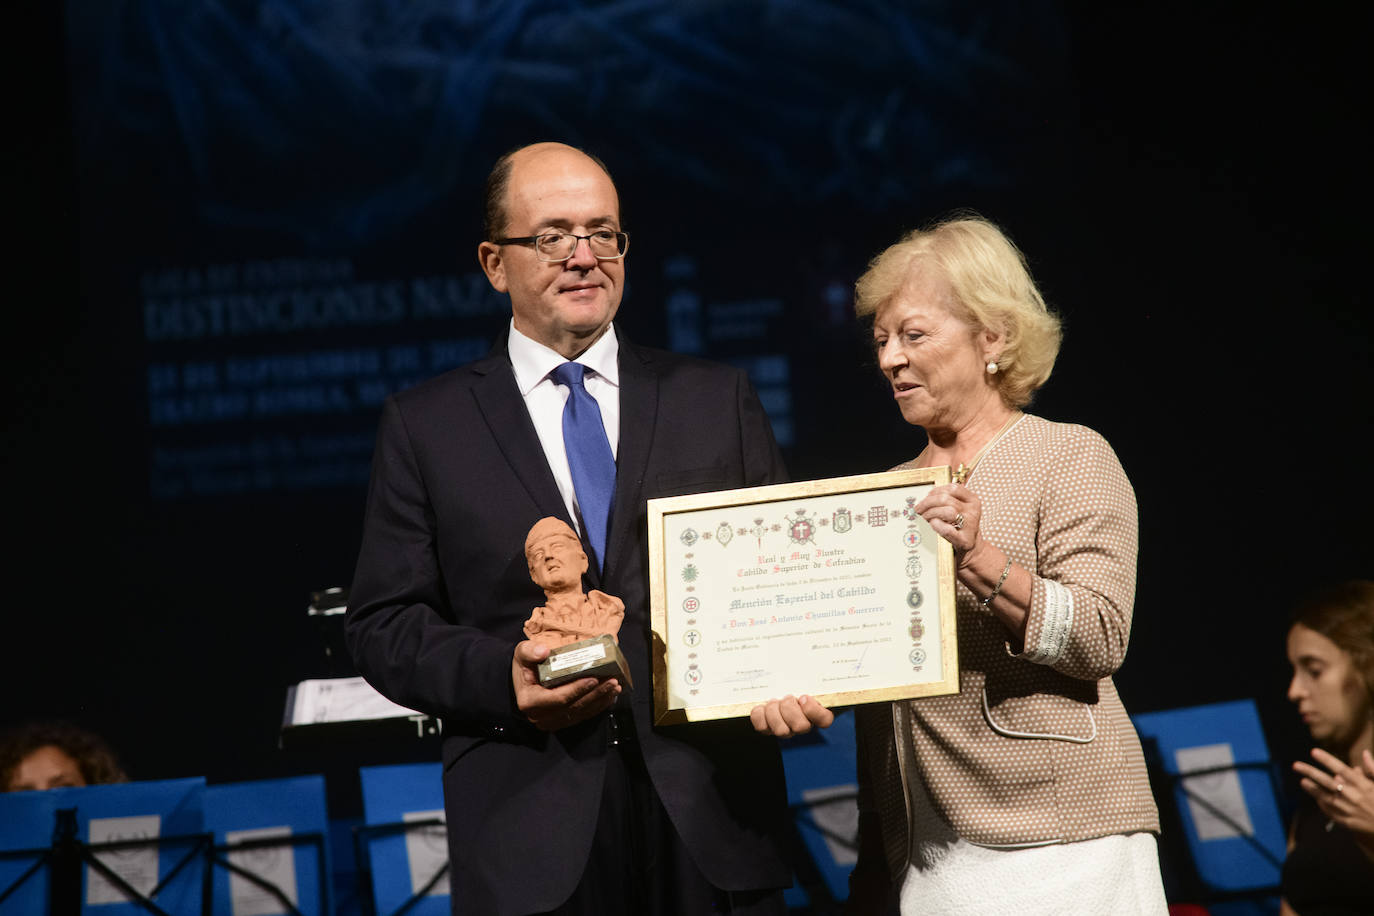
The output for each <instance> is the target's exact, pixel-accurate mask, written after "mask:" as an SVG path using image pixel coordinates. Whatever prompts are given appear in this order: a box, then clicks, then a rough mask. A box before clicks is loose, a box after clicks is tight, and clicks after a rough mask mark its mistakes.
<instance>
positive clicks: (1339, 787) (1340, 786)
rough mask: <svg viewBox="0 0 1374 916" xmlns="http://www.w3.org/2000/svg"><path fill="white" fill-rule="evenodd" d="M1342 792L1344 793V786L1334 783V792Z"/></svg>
mask: <svg viewBox="0 0 1374 916" xmlns="http://www.w3.org/2000/svg"><path fill="white" fill-rule="evenodd" d="M1344 791H1345V786H1343V785H1341V784H1340V783H1339V782H1338V783H1336V792H1337V793H1338V794H1339V793H1340V792H1344Z"/></svg>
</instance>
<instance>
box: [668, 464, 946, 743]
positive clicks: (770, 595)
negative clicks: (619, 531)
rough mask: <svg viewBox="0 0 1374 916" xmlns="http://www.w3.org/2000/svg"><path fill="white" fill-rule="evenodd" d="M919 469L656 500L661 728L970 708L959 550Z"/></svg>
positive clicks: (938, 475)
mask: <svg viewBox="0 0 1374 916" xmlns="http://www.w3.org/2000/svg"><path fill="white" fill-rule="evenodd" d="M948 482H949V468H947V467H938V468H918V469H915V470H909V471H890V472H888V473H885V474H866V475H863V476H860V477H836V478H831V479H828V480H808V481H802V482H799V483H790V484H777V485H775V486H767V487H751V488H747V489H740V490H721V491H718V492H714V493H695V494H692V495H689V496H673V497H668V498H665V499H651V500H649V585H650V595H651V597H650V601H651V615H652V626H653V632H654V659H653V665H654V670H653V675H654V718H655V721H656V722H657V723H658V724H660V725H663V724H673V723H681V722H695V721H701V720H706V719H722V718H728V717H731V716H746V715H748V714H749V711H750V710H751V709H753V708H754V707H755V706H757V705H758V704H759V703H762V702H764V701H766V700H769V699H776V698H779V697H783V696H786V695H787V694H793V695H800V694H803V693H805V694H809V695H811V696H813V697H815V698H816V699H817V700H819V701H820V702H822V703H825V704H826V705H828V706H847V705H851V704H855V703H872V702H878V701H882V700H898V699H904V698H908V697H921V696H934V695H936V694H948V693H957V692H958V690H959V657H958V651H959V650H958V646H957V643H956V639H955V610H954V551H953V549H952V548H951V547H950V545H949V542H948V541H946V540H944V539H943V538H941V537H940V536H939V535H937V534H936V533H935V531H934V530H933V529H932V528H931V527H930V524H929V523H928V522H927V521H926V520H925V519H923V518H921V517H920V516H919V515H917V514H916V511H915V506H916V504H917V503H919V502H920V501H921V499H922V498H923V497H924V496H925V495H926V493H927V492H928V491H929V490H930V489H931V488H933V487H936V486H939V485H941V484H945V483H948Z"/></svg>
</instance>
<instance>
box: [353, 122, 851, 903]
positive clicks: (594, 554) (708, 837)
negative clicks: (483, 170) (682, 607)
mask: <svg viewBox="0 0 1374 916" xmlns="http://www.w3.org/2000/svg"><path fill="white" fill-rule="evenodd" d="M628 241H629V240H628V236H627V235H625V234H624V233H623V232H622V230H621V225H620V205H619V198H618V196H617V194H616V189H615V185H614V184H613V183H612V181H611V178H610V176H609V174H608V173H607V172H606V170H605V168H604V166H603V165H601V163H600V162H599V161H598V160H594V159H592V158H591V157H589V156H587V155H586V154H584V153H582V152H580V151H578V150H575V149H573V148H571V147H567V146H564V145H562V144H554V143H542V144H535V145H533V146H528V147H524V148H522V149H520V150H517V151H515V152H514V153H511V154H509V155H507V156H505V157H503V158H502V159H501V160H500V161H499V162H498V163H497V166H496V168H495V169H493V172H492V175H491V177H490V178H489V179H488V187H487V240H486V241H483V242H482V243H481V245H480V246H479V249H478V256H479V259H480V261H481V264H482V268H483V270H484V271H485V272H486V274H487V277H488V278H489V279H490V281H491V283H492V285H493V286H494V287H495V288H496V289H497V290H498V291H501V292H504V293H508V294H509V295H510V298H511V310H512V321H511V325H510V329H509V331H508V333H507V336H506V338H505V339H503V340H501V341H500V342H499V343H498V344H497V346H496V347H495V349H494V350H493V351H492V353H491V354H489V355H488V356H487V357H486V358H485V359H482V360H479V361H478V362H475V363H472V364H470V365H468V366H464V367H462V368H459V369H456V370H454V371H452V372H449V373H447V374H445V375H442V376H440V377H438V378H436V379H432V380H431V381H429V382H426V383H424V384H422V385H420V386H418V387H416V388H413V389H411V390H409V391H406V392H402V393H401V394H399V395H396V396H395V397H393V398H391V399H389V400H388V401H387V403H386V405H385V407H384V409H383V415H382V420H381V426H380V431H379V434H378V441H377V452H376V456H375V459H374V465H373V476H372V484H371V488H370V492H369V496H368V505H367V516H366V522H365V528H364V534H363V544H362V550H361V553H360V556H359V559H358V569H357V575H356V577H355V579H354V582H353V586H352V600H351V602H350V608H349V613H348V618H347V624H346V632H347V636H348V643H349V647H350V650H351V652H352V654H353V657H354V660H355V661H356V663H357V665H358V668H359V670H360V671H361V672H362V673H363V674H364V675H365V676H366V677H367V679H368V680H369V681H370V682H371V683H372V684H373V685H374V686H375V687H377V689H378V690H380V691H381V692H382V693H383V694H385V695H386V696H388V697H390V698H391V699H392V700H394V701H396V702H398V703H401V704H403V705H405V706H408V707H411V708H414V709H417V710H422V711H425V712H428V713H432V714H436V715H439V716H442V718H443V721H444V733H445V738H444V746H443V764H444V777H443V778H444V797H445V809H446V815H447V818H446V819H447V824H448V833H449V852H450V858H451V865H452V876H451V887H452V893H453V905H454V911H455V912H457V913H471V914H482V916H488V914H524V913H545V912H556V913H559V914H592V913H595V914H598V916H603V914H618V913H623V914H627V916H629V914H633V916H641V914H658V913H662V914H692V916H695V914H698V913H710V912H727V913H737V914H743V913H748V914H755V913H758V914H763V913H781V912H783V909H784V908H783V904H782V900H781V891H780V890H779V888H781V887H783V886H785V885H787V884H789V883H790V880H791V878H790V870H789V868H788V865H787V863H786V862H785V860H784V856H783V854H782V851H781V846H782V844H781V837H782V836H783V834H784V832H785V830H786V826H787V824H786V822H787V809H786V797H785V792H784V786H783V776H782V766H781V760H780V757H779V753H778V748H777V744H776V741H775V740H774V739H773V738H771V737H767V736H766V735H759V734H756V733H755V731H754V729H753V728H751V727H750V725H749V723H748V722H745V721H743V720H729V721H721V722H713V723H697V724H692V725H686V726H678V727H673V728H662V729H659V728H655V727H653V725H652V689H651V686H650V685H651V684H652V677H651V669H650V665H651V662H650V630H649V601H648V576H647V570H648V559H647V531H646V522H645V516H646V509H645V502H646V500H647V499H649V498H652V497H657V496H668V495H675V494H681V493H689V492H700V491H706V490H718V489H727V488H733V487H744V486H755V485H760V484H767V483H775V482H778V481H781V480H782V479H783V478H784V470H783V465H782V461H781V458H780V456H779V453H778V449H777V445H776V443H775V442H774V439H773V435H772V432H771V430H770V428H769V425H768V421H767V419H766V417H765V415H764V413H763V410H762V408H761V406H760V404H759V401H758V398H757V396H756V395H755V393H754V391H753V388H752V387H751V386H750V384H749V382H748V380H747V378H746V377H745V376H744V374H743V373H742V372H740V371H738V370H735V369H731V368H727V367H725V366H721V365H717V364H713V363H708V362H705V361H702V360H699V359H695V358H689V357H684V356H678V355H674V354H671V353H667V352H663V351H659V350H651V349H647V348H643V347H638V346H635V345H634V344H632V343H631V342H630V341H629V340H627V339H626V338H625V337H624V335H623V334H621V333H620V332H618V330H617V329H616V327H615V325H614V324H613V323H612V321H613V319H614V318H615V314H616V310H617V309H618V308H619V305H620V299H621V293H622V289H623V284H624V276H625V261H624V255H625V251H626V249H627V246H628ZM569 361H573V362H574V363H575V365H574V366H571V367H569V366H565V365H564V364H565V363H567V362H569ZM570 418H571V419H570ZM589 419H590V420H591V421H592V423H591V426H590V427H589V426H588V425H587V421H588V420H589ZM589 430H591V434H590V435H591V438H590V439H589V438H588V431H589ZM589 442H590V443H591V445H588V444H587V443H589ZM589 456H590V457H589ZM607 475H609V476H607ZM598 488H599V489H598ZM545 516H556V517H558V518H561V519H563V520H564V521H566V522H568V523H569V524H570V525H572V526H573V527H574V529H575V530H576V531H577V532H578V534H579V536H580V537H581V538H582V541H583V545H584V548H585V549H586V552H587V556H588V558H589V560H590V562H589V569H588V572H587V575H586V579H587V584H588V586H589V587H590V588H597V589H600V590H602V591H605V592H607V593H609V594H612V595H615V596H617V597H619V598H620V599H622V600H623V601H624V603H625V620H624V623H623V625H622V627H621V630H620V636H619V638H620V644H621V648H622V650H623V652H624V654H625V656H626V658H627V660H628V662H629V665H630V676H631V679H632V680H633V682H634V685H635V689H634V690H633V691H629V690H626V689H625V688H624V685H621V684H620V683H618V682H617V681H616V680H615V679H611V680H607V681H605V682H598V681H596V680H594V679H591V678H585V679H582V680H579V681H575V682H573V683H571V684H566V685H564V686H561V687H558V688H556V689H552V690H548V689H544V688H543V687H541V686H540V685H539V683H538V679H537V676H536V669H537V666H538V663H539V662H540V661H541V660H542V659H544V658H545V657H546V656H547V654H548V649H547V648H546V647H544V646H541V645H539V644H538V643H536V642H533V641H529V640H525V639H524V638H523V633H522V630H521V628H522V626H523V624H524V622H525V620H526V619H528V617H529V616H530V612H531V610H532V609H533V608H534V607H536V606H538V605H539V604H541V603H542V601H543V594H542V592H541V591H540V589H539V587H538V586H537V585H535V584H534V583H533V582H532V581H531V579H530V576H529V570H528V567H527V564H526V560H525V554H524V544H525V537H526V534H527V533H528V532H529V530H530V527H531V525H533V524H534V523H535V522H536V521H538V520H539V519H541V518H543V517H545ZM808 704H809V705H808ZM756 713H757V716H756V722H757V723H759V724H758V725H757V728H758V729H759V731H764V732H772V733H773V734H788V733H790V732H791V731H804V730H806V729H808V728H809V727H810V724H812V723H813V722H814V723H815V724H828V717H829V713H828V712H827V711H825V710H824V709H823V708H821V707H818V706H816V705H815V704H814V702H813V701H806V700H803V701H802V702H801V703H798V702H797V701H796V700H793V699H791V698H788V699H786V700H785V701H784V703H783V704H781V705H780V704H776V703H774V704H768V708H767V711H766V714H765V711H764V710H763V708H762V707H761V708H760V710H758V711H756ZM823 720H824V721H823Z"/></svg>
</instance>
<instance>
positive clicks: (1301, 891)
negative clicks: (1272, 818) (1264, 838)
mask: <svg viewBox="0 0 1374 916" xmlns="http://www.w3.org/2000/svg"><path fill="white" fill-rule="evenodd" d="M1288 661H1289V663H1290V664H1291V665H1292V666H1293V679H1292V681H1290V682H1289V684H1288V699H1289V700H1291V701H1293V702H1294V703H1295V704H1297V707H1298V713H1299V714H1300V715H1301V716H1302V720H1303V723H1304V724H1305V725H1306V726H1307V729H1308V732H1309V733H1310V734H1311V735H1312V740H1313V741H1315V742H1316V744H1317V745H1318V746H1317V747H1316V748H1315V749H1313V751H1312V759H1313V760H1314V761H1315V762H1316V765H1315V766H1314V765H1313V764H1311V763H1307V762H1304V761H1301V760H1300V761H1298V762H1296V763H1294V764H1293V769H1294V770H1296V771H1297V772H1298V774H1299V775H1300V776H1301V777H1302V780H1301V786H1302V788H1303V791H1304V792H1306V793H1307V797H1306V798H1304V799H1303V803H1302V804H1301V805H1299V807H1298V811H1297V814H1296V815H1295V816H1294V818H1293V824H1292V827H1291V829H1290V830H1289V834H1288V858H1287V860H1286V861H1285V862H1284V863H1283V910H1282V913H1283V914H1285V916H1294V914H1296V916H1336V914H1350V916H1354V914H1362V916H1368V914H1370V913H1374V582H1369V581H1362V580H1355V581H1350V582H1343V583H1341V584H1339V585H1336V586H1333V587H1331V588H1327V589H1325V590H1323V591H1321V592H1320V593H1318V594H1316V595H1314V596H1313V597H1312V598H1310V599H1308V600H1307V601H1306V602H1305V603H1304V604H1302V605H1301V606H1299V607H1298V609H1297V611H1296V613H1294V615H1293V624H1292V626H1291V628H1290V629H1289V630H1288Z"/></svg>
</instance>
